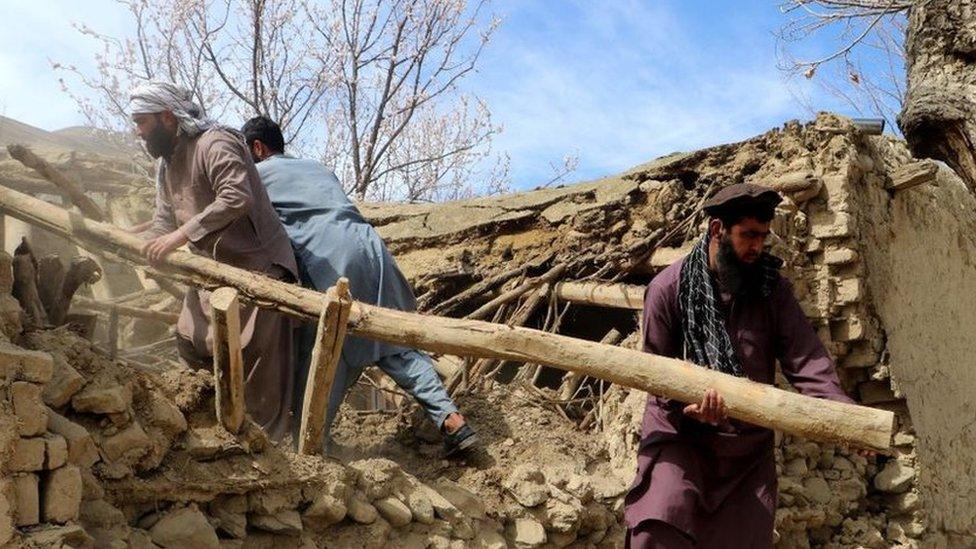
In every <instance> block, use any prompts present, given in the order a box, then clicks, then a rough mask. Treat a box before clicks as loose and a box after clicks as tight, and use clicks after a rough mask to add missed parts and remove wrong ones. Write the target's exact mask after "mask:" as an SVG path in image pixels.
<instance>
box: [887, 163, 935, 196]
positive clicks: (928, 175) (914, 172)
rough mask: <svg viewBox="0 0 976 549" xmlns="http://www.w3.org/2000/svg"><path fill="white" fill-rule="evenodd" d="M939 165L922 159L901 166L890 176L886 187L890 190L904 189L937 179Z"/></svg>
mask: <svg viewBox="0 0 976 549" xmlns="http://www.w3.org/2000/svg"><path fill="white" fill-rule="evenodd" d="M938 173H939V165H938V164H936V163H935V162H934V161H932V160H920V161H918V162H912V163H910V164H905V165H904V166H899V167H898V168H895V169H894V170H892V172H891V174H890V175H889V176H888V183H887V185H886V188H887V189H888V190H890V191H904V190H906V189H911V188H912V187H917V186H919V185H924V184H925V183H931V182H933V181H935V177H936V174H938Z"/></svg>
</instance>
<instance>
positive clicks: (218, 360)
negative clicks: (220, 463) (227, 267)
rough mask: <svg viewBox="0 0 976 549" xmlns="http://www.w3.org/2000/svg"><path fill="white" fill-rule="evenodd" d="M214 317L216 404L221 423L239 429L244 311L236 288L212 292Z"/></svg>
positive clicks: (242, 371)
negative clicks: (242, 314)
mask: <svg viewBox="0 0 976 549" xmlns="http://www.w3.org/2000/svg"><path fill="white" fill-rule="evenodd" d="M210 311H211V316H212V318H213V348H214V356H213V359H214V360H213V370H214V393H215V397H214V405H215V408H216V413H217V418H218V419H219V420H220V424H221V425H223V426H224V428H225V429H227V430H228V431H230V432H231V433H236V432H237V431H238V430H239V429H240V428H241V424H242V423H244V357H243V352H242V351H241V311H240V304H239V302H238V299H237V290H235V289H234V288H218V289H217V290H215V291H214V292H213V293H211V294H210Z"/></svg>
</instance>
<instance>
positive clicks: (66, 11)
mask: <svg viewBox="0 0 976 549" xmlns="http://www.w3.org/2000/svg"><path fill="white" fill-rule="evenodd" d="M780 3H781V2H780V0H737V1H735V2H731V1H720V0H657V1H655V0H645V1H637V0H589V1H587V0H495V2H494V3H493V10H494V12H495V13H497V14H498V15H500V16H501V17H502V18H503V24H502V26H501V28H500V29H499V30H498V32H497V34H496V35H495V37H494V38H493V40H492V42H491V44H490V45H489V47H488V49H487V50H486V52H485V53H484V55H483V58H482V62H481V64H480V70H479V72H478V73H477V74H476V75H474V76H473V77H471V78H469V79H468V80H467V81H466V82H465V83H464V88H465V89H466V91H469V92H473V93H475V94H477V95H478V96H480V97H482V98H483V99H485V100H486V101H487V103H488V105H489V107H490V108H491V110H492V113H493V119H494V120H495V121H496V122H497V123H500V124H502V125H503V126H504V132H503V133H502V134H501V135H500V136H498V137H497V138H496V140H495V142H494V149H495V150H496V151H501V152H507V153H508V154H509V155H510V158H511V175H512V184H513V187H515V188H517V189H525V188H532V187H534V186H537V185H539V184H542V183H544V182H545V181H547V180H548V179H550V177H551V172H552V170H551V168H550V166H549V165H550V163H552V162H555V163H559V162H560V161H561V159H562V158H563V157H564V156H565V155H567V154H576V155H578V156H579V167H578V169H577V171H576V173H575V174H573V176H572V177H571V179H572V180H582V179H592V178H595V177H600V176H603V175H608V174H613V173H617V172H620V171H623V170H625V169H627V168H629V167H631V166H633V165H636V164H639V163H642V162H646V161H648V160H650V159H651V158H654V157H657V156H660V155H662V154H667V153H669V152H672V151H677V150H689V149H695V148H701V147H704V146H708V145H714V144H719V143H724V142H730V141H736V140H740V139H744V138H747V137H750V136H752V135H755V134H758V133H761V132H763V131H765V130H767V129H769V128H772V127H776V126H779V125H781V124H782V123H783V122H784V121H786V120H789V119H793V118H800V119H809V118H810V117H811V113H810V111H809V110H807V108H806V107H805V106H804V105H803V104H801V102H800V101H799V100H797V98H796V96H795V93H794V92H796V91H798V90H799V91H800V92H802V93H803V94H805V95H807V96H808V99H809V103H810V104H811V105H812V106H813V107H814V108H816V109H818V110H836V111H838V112H841V113H847V114H854V113H852V110H851V108H850V107H849V106H848V105H846V104H844V103H842V102H840V101H839V100H837V99H836V98H834V97H833V96H831V95H829V94H827V93H825V92H823V91H822V90H820V89H819V88H818V87H817V86H815V85H812V84H810V83H808V82H805V81H803V82H796V81H793V82H791V83H788V82H787V81H786V80H785V78H784V76H783V74H782V73H781V72H780V71H779V70H778V68H777V56H776V39H775V37H774V35H773V33H774V31H775V30H776V29H778V28H779V27H780V26H781V25H782V24H783V22H784V21H785V17H784V16H783V15H782V14H781V13H780V12H779V10H778V5H779V4H780ZM0 21H3V23H0V31H2V32H0V113H2V114H4V115H6V116H9V117H12V118H15V119H18V120H20V121H23V122H26V123H29V124H32V125H35V126H39V127H42V128H45V129H57V128H61V127H65V126H71V125H76V124H80V123H82V122H83V119H82V117H81V116H80V115H79V114H78V113H77V110H76V108H75V105H74V103H73V102H72V101H71V100H70V98H68V97H67V96H66V95H64V94H63V93H62V92H61V91H60V89H59V86H58V83H57V77H56V75H54V74H53V73H52V71H51V69H50V66H49V64H48V59H56V60H59V61H67V62H76V63H79V64H82V63H85V62H90V59H91V58H92V56H93V53H94V52H93V51H92V48H93V43H92V41H90V40H87V39H85V38H84V37H82V36H80V35H79V34H78V33H77V31H75V30H74V29H72V28H71V23H72V22H85V23H88V24H89V25H91V26H93V27H96V28H97V29H99V30H103V31H105V32H108V33H110V34H111V33H122V32H125V30H126V26H127V19H126V17H125V13H124V12H123V10H122V9H121V8H119V7H118V6H117V5H116V4H115V2H113V1H112V0H86V1H85V2H76V1H69V0H44V1H43V2H41V1H37V0H0ZM15 22H16V23H15ZM835 45H836V41H835V40H834V39H832V38H830V37H823V38H819V39H815V40H813V41H811V42H810V43H809V44H807V45H806V46H805V47H806V48H807V51H808V52H809V54H810V55H814V54H816V53H820V52H827V51H829V50H830V49H831V48H832V47H834V46H835Z"/></svg>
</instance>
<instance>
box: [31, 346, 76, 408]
mask: <svg viewBox="0 0 976 549" xmlns="http://www.w3.org/2000/svg"><path fill="white" fill-rule="evenodd" d="M55 364H56V368H54V375H53V376H52V377H51V381H50V382H49V383H47V384H46V385H44V390H43V391H42V392H41V397H42V398H43V399H44V403H45V404H47V405H48V406H50V407H51V408H61V407H62V406H64V405H66V404H68V403H69V402H71V397H73V396H75V395H76V394H78V391H80V390H81V388H82V387H84V386H85V378H84V376H82V375H81V374H79V373H78V370H75V369H74V367H72V366H71V365H70V364H68V363H67V361H65V360H64V359H61V358H58V359H56V360H55Z"/></svg>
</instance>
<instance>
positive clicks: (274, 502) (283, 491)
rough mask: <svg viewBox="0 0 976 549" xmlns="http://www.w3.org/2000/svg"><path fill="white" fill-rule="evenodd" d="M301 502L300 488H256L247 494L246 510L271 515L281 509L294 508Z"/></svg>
mask: <svg viewBox="0 0 976 549" xmlns="http://www.w3.org/2000/svg"><path fill="white" fill-rule="evenodd" d="M301 502H302V491H301V489H300V488H297V487H295V488H276V489H271V490H257V491H254V492H250V493H248V494H247V510H248V511H250V512H252V513H258V514H262V515H273V514H275V513H277V512H278V511H281V510H282V509H296V508H297V507H298V505H299V504H300V503H301Z"/></svg>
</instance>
